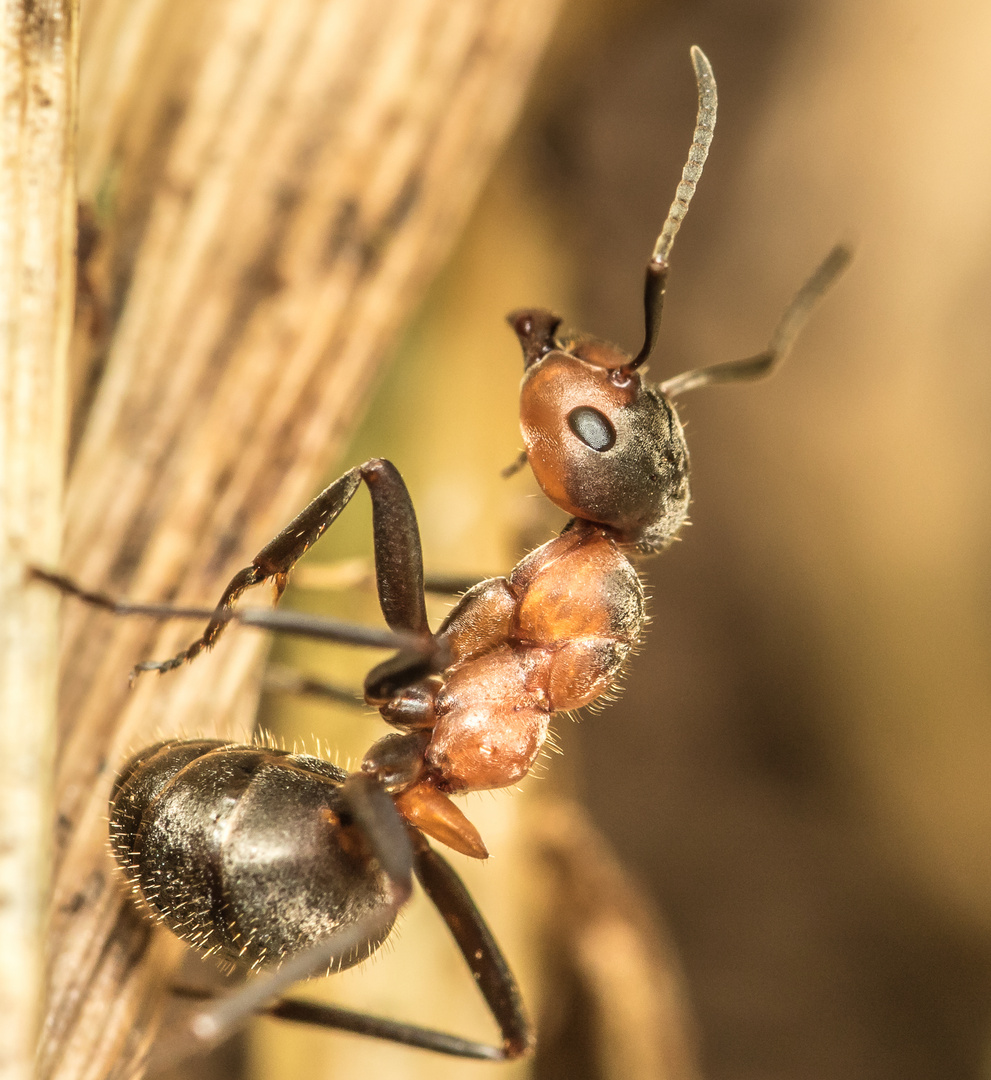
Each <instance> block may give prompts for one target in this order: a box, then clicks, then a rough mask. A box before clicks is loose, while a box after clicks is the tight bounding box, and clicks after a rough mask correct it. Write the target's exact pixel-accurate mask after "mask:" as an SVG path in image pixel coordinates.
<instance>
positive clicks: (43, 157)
mask: <svg viewBox="0 0 991 1080" xmlns="http://www.w3.org/2000/svg"><path fill="white" fill-rule="evenodd" d="M76 24H77V20H76V10H75V4H74V3H72V0H61V2H59V0H55V2H53V3H49V4H31V3H27V2H26V0H6V2H5V3H4V4H3V7H2V19H0V100H2V101H3V114H2V119H0V940H2V941H3V949H2V950H0V1077H3V1080H26V1078H28V1077H30V1076H32V1075H33V1072H34V1069H33V1060H34V1051H35V1040H36V1037H37V1031H38V1021H39V1016H40V1011H39V1006H40V1000H41V988H42V980H43V949H42V945H43V930H44V914H45V902H46V898H47V893H48V868H47V862H48V855H49V853H50V839H49V838H50V835H51V813H52V806H51V804H52V799H51V790H50V782H51V780H50V778H51V761H52V745H53V733H54V727H55V686H56V614H57V611H56V603H55V599H54V597H52V596H51V595H49V594H47V593H46V592H45V590H43V589H39V588H37V587H34V586H31V587H28V586H26V584H25V575H24V567H25V564H26V563H27V562H29V561H40V560H44V561H54V560H55V559H57V557H58V551H59V541H60V534H61V497H62V486H63V484H62V479H63V475H64V469H65V416H66V385H67V381H66V366H67V365H66V361H67V356H68V343H69V330H70V326H71V319H72V305H73V295H74V284H75V276H74V269H75V268H74V262H73V248H74V243H75V176H74V161H73V144H72V132H73V124H74V105H75V96H76V95H75V80H76V41H75V34H76Z"/></svg>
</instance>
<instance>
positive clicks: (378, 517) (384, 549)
mask: <svg viewBox="0 0 991 1080" xmlns="http://www.w3.org/2000/svg"><path fill="white" fill-rule="evenodd" d="M362 481H364V482H365V484H366V485H367V486H368V490H369V492H370V494H371V497H372V518H373V529H374V536H375V570H376V580H377V585H378V593H379V603H380V605H381V608H382V614H383V615H384V616H385V621H386V623H387V624H388V625H389V627H390V628H391V629H392V630H393V631H397V632H398V633H399V635H400V637H404V636H405V638H406V640H405V641H403V642H399V645H400V647H407V648H410V647H411V651H412V652H413V654H414V655H415V656H416V660H417V662H422V654H423V652H424V651H425V646H426V645H427V642H428V641H429V640H430V628H429V626H428V624H427V610H426V605H425V602H424V596H423V555H422V551H421V547H420V533H419V530H418V528H417V524H416V514H415V512H414V510H413V504H412V501H411V500H410V497H409V492H408V491H407V489H406V485H405V483H404V482H403V479H402V477H401V476H400V475H399V472H398V471H397V469H396V468H395V466H394V465H392V464H391V463H390V462H388V461H385V460H383V459H380V458H373V459H371V460H370V461H366V462H365V464H364V465H360V466H358V467H357V468H354V469H351V470H349V471H348V472H346V473H345V474H344V475H343V476H342V477H340V478H339V479H337V480H335V481H334V483H333V484H331V485H330V486H329V487H328V488H326V489H325V490H324V491H322V492H321V493H320V494H319V495H318V496H317V497H316V498H315V499H314V500H313V501H312V502H311V503H310V504H309V506H307V507H306V508H305V509H304V510H303V511H302V512H301V513H300V514H298V515H297V516H296V517H295V518H293V520H292V521H291V522H290V523H289V524H288V525H287V526H286V527H285V528H284V529H283V530H282V531H281V532H280V533H279V534H278V535H277V536H276V537H274V538H273V539H272V540H270V541H269V542H268V543H267V544H266V545H265V546H264V547H263V548H262V549H261V551H259V552H258V554H257V555H256V556H255V557H254V559H253V560H252V561H251V565H250V566H246V567H244V569H242V570H239V571H238V572H237V573H236V574H235V575H234V577H233V578H231V580H230V582H229V583H228V585H227V588H226V589H225V590H224V593H223V595H222V596H221V598H220V602H219V603H218V604H217V607H216V609H215V610H213V611H212V612H211V613H210V614H209V616H207V617H208V618H209V620H210V621H209V622H208V623H207V627H206V629H205V630H204V631H203V633H202V634H201V635H200V637H198V638H197V639H196V641H194V642H193V643H192V644H191V645H190V646H189V647H188V648H186V649H184V650H183V651H182V652H180V653H177V654H176V655H175V656H173V657H171V658H170V659H168V660H157V661H145V662H144V663H141V664H138V665H137V667H136V668H135V669H134V670H135V673H140V672H142V671H159V672H166V671H172V670H173V669H174V668H177V667H180V666H181V665H182V664H185V663H186V662H187V661H189V660H192V659H193V658H194V657H195V656H197V655H198V654H199V653H200V652H202V651H203V650H204V649H209V648H210V647H211V646H212V645H214V644H215V643H216V641H217V638H219V637H220V635H221V634H222V633H223V631H224V628H225V627H226V626H227V624H228V623H229V622H242V623H247V624H249V625H252V626H260V627H265V628H269V629H278V630H285V631H287V632H289V633H297V634H302V635H304V636H308V637H317V638H320V637H323V638H329V639H330V640H341V639H340V637H338V636H334V635H332V634H330V633H325V632H323V631H322V630H321V627H322V626H327V625H330V623H331V621H330V620H322V619H313V618H312V617H311V616H295V615H293V613H288V614H287V615H284V616H283V617H281V618H277V619H273V618H266V616H265V615H264V614H263V613H261V612H251V613H250V614H249V613H247V612H244V613H239V614H236V615H235V614H232V611H233V608H234V605H235V604H236V603H237V601H238V600H239V599H240V598H241V596H242V594H243V593H244V592H245V591H246V590H247V589H249V588H251V587H252V586H254V585H260V584H261V583H262V582H264V581H268V580H272V581H274V582H275V588H276V602H278V599H279V597H280V596H281V595H282V593H283V592H284V591H285V588H286V585H287V584H288V580H289V572H290V571H291V570H292V568H293V566H294V565H295V564H296V563H297V562H298V561H299V559H300V558H302V556H303V555H304V554H305V552H306V551H308V550H309V548H310V547H312V546H313V544H315V543H316V541H317V540H319V539H320V537H321V536H322V535H323V534H324V533H325V532H326V530H327V529H328V528H329V527H330V526H331V525H332V524H333V522H334V521H335V520H336V519H337V517H338V515H339V514H340V513H341V511H342V510H343V509H344V507H345V506H347V504H348V503H349V502H350V501H351V499H352V498H353V497H354V494H355V492H356V491H357V490H358V486H359V484H360V483H361V482H362ZM48 580H49V581H51V582H52V583H53V584H58V585H60V587H62V588H64V589H65V591H69V592H73V593H74V594H75V595H77V596H79V597H80V598H82V599H84V600H88V601H89V602H90V603H98V604H100V606H103V607H110V608H111V610H114V611H117V612H120V613H125V614H130V613H134V614H158V615H159V616H161V617H167V612H165V611H164V610H163V609H161V608H158V609H154V608H153V605H142V606H141V610H140V611H138V610H136V607H137V606H131V607H128V606H127V605H123V604H120V603H117V602H113V601H111V602H110V603H108V602H107V600H108V598H106V597H102V594H94V593H86V592H85V591H84V590H81V589H79V588H78V587H75V586H73V587H66V585H67V583H66V579H61V580H56V577H55V576H49V577H48ZM98 597H99V599H98ZM186 610H193V609H186ZM273 614H274V613H272V612H270V613H268V615H269V616H271V615H273ZM403 632H405V635H404V633H403ZM410 638H412V639H413V640H412V645H411V646H410V644H409V642H410ZM343 640H346V641H352V640H353V641H355V643H356V644H379V642H377V641H376V642H372V641H368V640H367V639H366V638H362V639H361V640H357V639H355V638H348V637H346V638H344V639H343ZM389 644H396V642H395V640H393V641H392V642H390V643H389Z"/></svg>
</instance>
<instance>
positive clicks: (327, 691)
mask: <svg viewBox="0 0 991 1080" xmlns="http://www.w3.org/2000/svg"><path fill="white" fill-rule="evenodd" d="M262 690H264V691H265V693H272V694H294V695H296V696H298V697H314V698H320V699H322V700H323V701H332V702H334V703H335V704H337V705H348V706H350V707H353V708H356V709H364V708H365V707H366V705H365V699H364V698H363V697H362V696H361V695H360V694H356V693H355V692H354V691H353V690H348V689H347V688H346V687H343V686H336V685H335V684H334V683H329V682H325V681H324V680H323V679H315V678H313V677H312V676H310V675H303V674H302V673H301V672H298V671H294V670H293V669H292V668H289V667H284V666H282V665H281V664H280V665H275V666H270V667H268V668H267V669H266V671H265V679H264V682H263V683H262Z"/></svg>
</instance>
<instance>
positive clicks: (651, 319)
mask: <svg viewBox="0 0 991 1080" xmlns="http://www.w3.org/2000/svg"><path fill="white" fill-rule="evenodd" d="M691 52H692V65H693V66H694V68H695V78H696V80H697V81H698V88H699V111H698V116H697V117H696V118H695V133H694V134H693V135H692V145H691V148H690V149H689V151H688V161H686V162H685V167H684V169H683V170H682V173H681V183H680V184H679V185H678V190H677V192H676V193H675V197H674V202H673V203H672V204H671V209H670V210H669V211H668V216H667V220H666V221H665V222H664V227H663V228H662V229H661V235H660V236H658V238H657V243H656V244H655V245H654V252H653V254H652V255H651V257H650V262H649V263H647V276H646V278H645V280H644V285H643V308H644V342H643V348H642V349H641V350H640V352H639V353H637V355H636V356H635V357H634V359H633V360H631V361H630V363H628V364H626V365H625V366H624V367H623V371H624V372H629V371H635V370H636V369H637V368H638V367H640V365H641V364H642V363H643V362H644V361H645V360H646V359H647V357H648V356H650V354H651V353H652V352H653V351H654V345H655V344H656V342H657V330H658V327H659V326H660V324H661V310H662V309H663V307H664V286H665V284H666V282H667V277H668V256H669V255H670V254H671V248H672V246H673V245H674V238H675V237H676V236H677V235H678V230H679V229H680V228H681V223H682V221H684V220H685V215H686V214H687V213H688V204H689V203H690V202H691V201H692V196H693V195H694V194H695V188H696V186H697V184H698V182H699V178H700V177H701V176H702V166H703V165H704V164H705V159H706V157H708V154H709V146H710V145H711V144H712V136H713V133H714V132H715V130H716V79H715V76H714V75H713V74H712V65H711V64H710V63H709V59H708V57H707V56H706V55H705V53H704V52H702V50H701V49H700V48H699V47H698V46H697V45H693V46H692V49H691Z"/></svg>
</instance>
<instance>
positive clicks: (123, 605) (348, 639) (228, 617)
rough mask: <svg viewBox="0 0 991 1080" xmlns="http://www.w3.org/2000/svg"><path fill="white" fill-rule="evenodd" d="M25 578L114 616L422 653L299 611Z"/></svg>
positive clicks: (42, 574) (417, 645)
mask: <svg viewBox="0 0 991 1080" xmlns="http://www.w3.org/2000/svg"><path fill="white" fill-rule="evenodd" d="M28 574H29V576H30V577H31V578H32V579H33V580H35V581H43V582H45V584H47V585H53V586H54V587H55V588H56V589H58V590H59V591H60V592H62V593H64V594H65V595H67V596H74V597H76V598H77V599H78V600H82V601H83V602H84V603H87V604H90V605H92V606H93V607H98V608H103V609H104V610H105V611H110V612H113V613H114V614H115V615H144V616H147V617H148V618H152V619H211V618H212V619H216V620H219V621H221V622H223V623H225V624H226V623H228V622H236V623H240V624H241V625H242V626H252V627H255V628H256V629H259V630H272V631H274V632H278V633H283V634H294V635H296V636H298V637H309V638H315V639H317V640H319V641H337V642H341V643H343V644H345V645H361V646H367V647H370V648H380V649H407V650H412V651H414V652H415V651H417V650H419V651H421V652H423V651H426V649H425V647H424V645H423V643H422V642H421V640H420V638H418V637H416V636H414V635H412V634H408V633H394V632H393V631H391V630H380V629H378V628H377V627H374V626H362V625H361V624H360V623H349V622H344V621H343V620H341V619H331V618H328V617H325V616H316V615H307V614H306V613H305V612H299V611H266V610H264V609H258V608H247V609H245V610H243V611H239V610H237V609H235V608H228V609H226V610H223V611H218V610H217V609H216V608H200V607H176V606H175V605H173V604H140V603H132V602H130V601H128V600H118V599H117V598H116V597H113V596H110V595H108V594H107V593H102V592H93V591H91V590H89V589H84V588H82V586H80V585H79V584H77V583H76V582H75V581H73V580H72V578H70V577H66V576H65V575H64V574H57V573H54V572H53V571H51V570H42V569H41V568H40V567H37V566H32V567H29V569H28Z"/></svg>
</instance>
